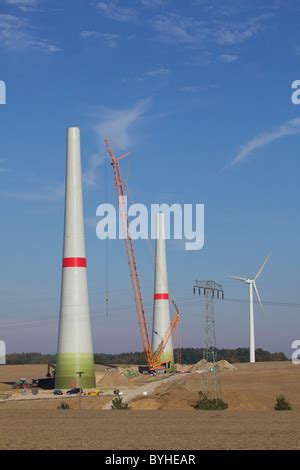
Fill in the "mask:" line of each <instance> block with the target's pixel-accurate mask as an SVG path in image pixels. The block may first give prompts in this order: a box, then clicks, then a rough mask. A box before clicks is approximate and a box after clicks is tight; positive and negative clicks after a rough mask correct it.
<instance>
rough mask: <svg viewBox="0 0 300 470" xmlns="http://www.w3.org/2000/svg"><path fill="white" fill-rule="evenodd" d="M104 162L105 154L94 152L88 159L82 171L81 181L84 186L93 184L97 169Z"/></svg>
mask: <svg viewBox="0 0 300 470" xmlns="http://www.w3.org/2000/svg"><path fill="white" fill-rule="evenodd" d="M104 162H105V156H104V155H99V154H97V153H94V154H93V155H91V157H90V158H89V160H88V165H87V168H86V170H85V171H84V172H83V183H84V184H85V185H86V186H95V184H96V180H97V169H98V168H99V167H100V166H101V165H103V163H104Z"/></svg>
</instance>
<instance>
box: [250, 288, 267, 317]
mask: <svg viewBox="0 0 300 470" xmlns="http://www.w3.org/2000/svg"><path fill="white" fill-rule="evenodd" d="M253 287H254V290H255V294H256V297H257V300H258V301H259V305H260V308H261V310H262V312H263V313H265V311H264V308H263V304H262V302H261V299H260V296H259V293H258V290H257V287H256V284H255V282H253Z"/></svg>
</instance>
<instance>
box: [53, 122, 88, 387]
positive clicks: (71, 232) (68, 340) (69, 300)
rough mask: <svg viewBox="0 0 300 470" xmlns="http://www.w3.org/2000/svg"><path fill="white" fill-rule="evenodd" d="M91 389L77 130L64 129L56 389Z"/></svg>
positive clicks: (78, 131) (78, 133) (78, 135)
mask: <svg viewBox="0 0 300 470" xmlns="http://www.w3.org/2000/svg"><path fill="white" fill-rule="evenodd" d="M79 373H80V374H81V378H80V387H82V388H93V387H95V371H94V355H93V346H92V334H91V324H90V312H89V298H88V286H87V272H86V257H85V242H84V223H83V202H82V182H81V159H80V129H79V128H78V127H70V128H68V130H67V169H66V195H65V230H64V250H63V271H62V285H61V304H60V322H59V337H58V351H57V361H56V376H55V387H56V388H62V389H66V388H71V387H76V386H77V387H78V380H79V379H78V374H79Z"/></svg>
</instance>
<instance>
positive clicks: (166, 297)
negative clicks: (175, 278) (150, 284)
mask: <svg viewBox="0 0 300 470" xmlns="http://www.w3.org/2000/svg"><path fill="white" fill-rule="evenodd" d="M154 300H169V294H168V293H166V294H154Z"/></svg>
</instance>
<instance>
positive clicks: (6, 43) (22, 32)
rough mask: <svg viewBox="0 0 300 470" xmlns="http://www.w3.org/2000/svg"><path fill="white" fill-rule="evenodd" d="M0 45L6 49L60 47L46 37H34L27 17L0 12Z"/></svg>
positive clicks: (52, 48) (50, 48)
mask: <svg viewBox="0 0 300 470" xmlns="http://www.w3.org/2000/svg"><path fill="white" fill-rule="evenodd" d="M0 47H3V48H7V49H38V50H40V51H43V52H57V51H60V50H61V49H60V48H58V47H57V46H55V45H54V44H52V43H51V42H50V41H48V40H47V39H40V38H35V37H34V36H33V34H32V27H31V23H30V21H29V20H28V19H27V18H20V17H17V16H13V15H3V14H0Z"/></svg>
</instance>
